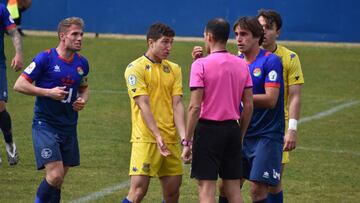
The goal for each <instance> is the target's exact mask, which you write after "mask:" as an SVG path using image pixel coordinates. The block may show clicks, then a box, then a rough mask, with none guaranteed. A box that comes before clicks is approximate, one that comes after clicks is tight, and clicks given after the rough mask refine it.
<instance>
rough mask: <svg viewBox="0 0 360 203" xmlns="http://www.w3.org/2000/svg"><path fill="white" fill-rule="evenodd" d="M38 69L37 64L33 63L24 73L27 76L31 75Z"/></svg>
mask: <svg viewBox="0 0 360 203" xmlns="http://www.w3.org/2000/svg"><path fill="white" fill-rule="evenodd" d="M35 67H36V63H35V62H34V61H33V62H31V63H30V65H29V66H28V67H26V68H25V70H24V72H25V73H27V74H31V73H32V72H33V70H34V69H35Z"/></svg>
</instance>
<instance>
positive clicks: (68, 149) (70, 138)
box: [32, 121, 80, 170]
mask: <svg viewBox="0 0 360 203" xmlns="http://www.w3.org/2000/svg"><path fill="white" fill-rule="evenodd" d="M32 138H33V146H34V152H35V159H36V166H37V168H38V170H40V169H43V168H45V165H46V164H47V163H50V162H54V161H62V162H63V164H64V166H78V165H80V155H79V144H78V140H77V135H76V132H74V133H72V134H64V133H61V132H57V131H56V130H54V129H53V128H52V127H51V126H49V125H48V124H46V123H44V122H41V121H34V123H33V126H32Z"/></svg>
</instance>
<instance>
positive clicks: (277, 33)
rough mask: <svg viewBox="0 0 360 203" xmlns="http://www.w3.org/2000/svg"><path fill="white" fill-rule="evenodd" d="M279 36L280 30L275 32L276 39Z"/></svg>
mask: <svg viewBox="0 0 360 203" xmlns="http://www.w3.org/2000/svg"><path fill="white" fill-rule="evenodd" d="M280 34H281V30H280V29H279V30H276V38H278V37H279V36H280Z"/></svg>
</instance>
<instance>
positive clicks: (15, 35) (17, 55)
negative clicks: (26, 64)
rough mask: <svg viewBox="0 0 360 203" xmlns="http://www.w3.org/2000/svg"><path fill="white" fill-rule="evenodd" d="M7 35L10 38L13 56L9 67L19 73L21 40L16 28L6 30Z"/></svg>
mask: <svg viewBox="0 0 360 203" xmlns="http://www.w3.org/2000/svg"><path fill="white" fill-rule="evenodd" d="M8 32H9V35H10V36H11V39H12V42H13V45H14V48H15V56H14V58H13V59H12V61H11V67H12V68H13V69H14V70H15V71H19V70H20V69H22V67H23V46H22V38H21V35H20V34H19V32H18V31H17V29H16V28H11V29H9V30H8Z"/></svg>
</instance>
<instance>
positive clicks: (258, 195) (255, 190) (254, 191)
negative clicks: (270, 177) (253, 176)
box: [250, 184, 268, 200]
mask: <svg viewBox="0 0 360 203" xmlns="http://www.w3.org/2000/svg"><path fill="white" fill-rule="evenodd" d="M250 193H251V197H252V199H253V200H261V199H265V198H266V197H267V193H268V188H267V186H266V185H263V184H253V185H252V187H251V189H250Z"/></svg>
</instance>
